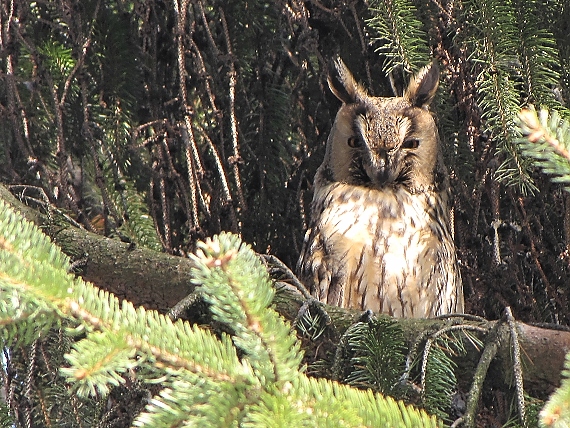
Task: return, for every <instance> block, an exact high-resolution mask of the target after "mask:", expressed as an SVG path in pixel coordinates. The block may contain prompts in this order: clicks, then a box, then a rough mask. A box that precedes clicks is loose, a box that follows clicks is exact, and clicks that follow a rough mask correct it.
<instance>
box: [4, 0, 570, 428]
mask: <svg viewBox="0 0 570 428" xmlns="http://www.w3.org/2000/svg"><path fill="white" fill-rule="evenodd" d="M0 3H1V4H0V6H1V8H0V24H1V25H0V36H1V37H0V53H1V55H2V56H1V57H2V61H0V127H1V128H2V130H3V132H2V133H0V180H1V181H2V182H3V183H9V184H13V185H16V186H18V187H17V188H18V189H19V192H20V194H21V195H23V196H24V197H28V195H29V193H27V192H26V191H25V189H26V186H33V188H34V190H37V189H40V190H43V192H45V195H46V198H45V199H43V200H39V199H38V200H36V201H34V203H36V204H39V205H40V206H41V208H43V209H45V210H46V211H47V212H50V210H52V209H53V208H52V207H51V206H50V205H53V206H55V207H57V209H60V210H63V211H64V212H66V213H67V214H69V216H70V217H71V218H73V219H74V220H75V221H77V222H78V223H80V224H82V225H83V226H84V227H85V228H86V229H88V230H91V231H94V232H97V233H101V234H104V235H106V236H110V237H118V238H120V239H122V240H124V241H129V242H132V243H133V244H136V245H141V246H147V247H149V248H153V249H161V250H162V251H165V252H168V253H172V254H180V255H185V254H188V253H191V252H193V251H194V250H195V248H196V242H197V241H198V240H199V239H202V238H204V237H206V236H213V235H215V234H219V233H220V232H222V231H232V232H235V233H238V234H240V235H241V236H242V237H243V239H244V241H245V242H248V243H250V244H252V246H253V247H254V248H255V250H256V251H258V252H261V253H266V252H271V253H272V254H275V255H276V256H278V257H279V258H280V259H281V260H284V261H285V262H286V264H287V265H289V266H294V264H295V262H296V259H297V257H298V253H299V249H300V246H301V242H302V239H303V231H304V228H305V227H306V223H307V213H308V207H309V204H310V201H311V197H312V195H311V191H312V187H311V183H312V177H313V175H314V171H315V170H316V168H317V167H318V165H319V164H320V162H321V160H322V157H323V154H324V147H325V140H326V138H327V135H328V131H329V129H330V127H331V123H332V120H333V118H334V114H335V113H336V111H337V109H338V104H337V100H336V99H334V97H333V96H331V95H330V94H329V92H328V91H327V89H326V74H327V64H328V59H329V58H331V57H333V56H334V55H337V54H339V53H340V54H341V56H342V57H343V58H344V59H345V61H346V62H347V63H348V64H349V66H350V68H351V69H352V70H353V71H354V72H355V75H356V76H357V78H358V79H359V80H362V81H365V82H366V84H365V86H367V87H369V88H370V89H371V92H373V93H375V94H380V95H386V94H389V93H390V90H389V88H388V86H389V85H388V78H387V77H385V76H386V71H389V70H391V69H392V68H394V67H396V66H399V65H401V66H402V68H403V69H404V70H405V71H406V72H411V71H413V70H417V69H418V68H419V67H421V66H422V65H424V64H425V63H426V62H428V61H430V59H431V58H432V57H433V58H435V59H436V60H437V61H438V63H439V65H440V69H441V82H440V90H439V94H438V98H437V100H436V103H435V104H434V107H435V108H434V110H435V113H436V115H437V116H438V123H439V125H440V137H441V139H442V141H443V142H444V146H443V147H444V156H445V157H446V164H447V165H448V168H449V170H450V173H451V174H450V175H451V179H452V186H453V194H454V197H453V201H454V221H455V236H456V245H457V247H458V252H459V254H460V257H461V267H462V276H463V279H464V284H465V293H466V309H467V312H468V313H473V314H478V315H482V316H485V317H487V318H489V319H496V318H499V317H500V316H501V313H502V312H503V310H504V307H505V306H510V307H512V309H513V313H514V315H515V317H516V318H517V319H519V320H523V321H535V322H553V323H560V324H569V323H570V311H569V310H568V308H570V303H569V302H570V300H569V296H570V286H569V283H568V281H567V278H568V276H569V275H570V262H569V261H570V257H569V252H568V248H570V247H569V244H568V241H569V238H568V236H567V233H566V232H565V231H567V230H568V227H567V223H568V218H570V217H568V212H567V211H568V202H567V196H566V194H565V192H563V191H562V189H563V187H562V186H567V180H566V179H565V177H566V176H567V175H568V174H567V166H566V164H565V162H566V161H565V160H564V159H563V158H564V156H562V157H561V156H559V154H557V153H559V152H560V150H559V149H565V150H567V149H566V147H567V145H565V144H566V143H565V141H567V137H566V136H565V135H562V134H561V133H560V131H562V130H564V129H566V128H565V127H566V125H565V121H564V120H562V119H559V118H557V117H556V116H555V115H556V113H554V111H557V112H558V114H559V116H560V118H567V117H568V110H567V109H568V100H569V99H570V91H569V88H570V27H569V25H570V24H569V23H570V7H569V4H568V2H567V1H566V0H551V1H548V2H541V1H535V0H529V1H524V0H507V1H499V0H460V1H436V2H425V1H423V0H390V1H371V2H370V3H367V2H346V1H342V0H322V1H311V2H299V1H293V0H283V1H279V2H270V1H266V0H252V1H247V2H227V1H222V0H196V1H192V2H188V1H181V0H175V1H173V2H148V1H142V0H127V1H121V2H111V1H107V0H81V1H79V0H57V1H49V2H29V1H24V0H12V1H10V0H0ZM369 6H370V7H369ZM529 103H532V104H535V105H536V106H537V110H540V109H542V108H543V107H544V106H546V107H547V108H548V109H549V111H550V112H551V113H549V114H548V118H546V116H543V115H545V113H539V117H538V119H537V120H538V122H539V123H540V124H541V125H540V127H541V128H542V129H543V130H544V138H543V139H541V140H540V141H539V142H532V143H529V142H528V140H527V139H525V138H523V139H521V138H522V136H523V132H524V133H525V134H527V135H529V136H530V135H534V136H536V135H537V134H533V132H534V131H532V130H531V129H530V128H529V129H528V130H527V131H523V130H522V129H521V128H520V126H519V125H517V122H516V120H517V119H516V117H517V114H518V112H519V111H520V109H521V108H524V107H527V106H528V104H529ZM543 119H544V121H543V122H541V120H543ZM557 124H559V126H557ZM521 126H522V127H523V128H524V126H527V125H521ZM559 128H560V129H559ZM533 138H534V137H533ZM553 139H555V140H556V141H558V142H559V143H560V146H557V147H558V148H556V147H555V146H553V145H552V144H551V142H552V141H554V140H553ZM535 165H537V166H539V168H534V166H535ZM539 170H542V171H546V172H548V173H549V174H551V175H552V177H555V178H556V180H559V181H560V184H556V185H553V184H552V183H551V181H550V179H549V177H545V176H544V175H542V174H540V173H539ZM20 186H22V187H20ZM14 189H16V187H15V188H14ZM22 189H23V190H22ZM14 262H15V261H14ZM42 269H47V268H46V267H43V268H42ZM41 272H43V273H42V275H44V274H45V275H48V276H49V275H51V274H49V272H48V273H46V272H44V271H43V270H42V271H41ZM30 280H33V278H30ZM132 293H137V290H136V287H133V290H132ZM22 299H24V300H22ZM25 299H26V297H23V296H21V297H20V300H19V301H21V302H23V304H26V305H28V304H29V305H32V306H30V307H29V309H30V308H33V310H32V313H33V314H36V315H37V316H36V315H34V316H35V321H34V322H29V321H28V318H27V317H28V316H29V314H27V313H24V312H22V314H21V318H18V320H17V321H15V324H11V325H10V327H6V328H4V327H3V334H5V338H7V339H8V341H7V343H9V344H10V347H9V349H7V350H6V355H7V357H6V358H7V362H8V363H9V364H8V365H7V366H6V368H5V367H4V366H2V368H3V369H4V368H5V369H4V370H3V371H4V372H6V371H7V370H12V372H11V373H12V374H13V376H11V377H9V379H11V381H12V384H11V385H12V386H11V388H12V390H16V391H19V392H22V394H23V395H21V396H24V393H28V394H30V396H31V395H33V393H34V391H30V385H31V383H30V382H31V381H30V379H34V378H35V375H37V374H38V373H39V371H40V368H39V366H38V365H37V364H36V363H37V361H36V360H37V359H34V358H32V356H33V355H40V356H44V355H48V354H49V353H48V352H47V351H48V350H49V349H51V348H50V347H57V346H59V344H60V342H57V341H56V342H53V341H52V342H49V340H48V339H47V338H46V337H47V336H46V334H48V332H51V331H53V329H54V328H55V329H59V330H61V329H64V327H61V326H60V325H61V318H60V316H61V314H60V313H59V312H58V311H60V309H57V308H53V307H52V306H49V305H47V304H46V303H45V302H44V303H42V302H40V301H36V300H30V299H28V300H25ZM10 302H11V301H10V300H7V301H4V300H2V301H0V311H4V310H5V309H6V305H8V304H10ZM33 305H36V306H33ZM54 311H55V312H54ZM316 324H318V322H316V323H315V325H316ZM15 325H17V328H16V327H15ZM36 328H39V329H40V330H41V331H42V332H43V333H42V335H41V336H40V337H41V338H42V339H41V340H37V337H38V336H37V330H36ZM308 328H309V329H311V328H312V327H310V326H308ZM319 333H320V332H319ZM82 334H83V333H82ZM16 335H18V336H16ZM19 335H22V337H23V338H28V339H29V340H28V341H27V342H26V341H24V342H25V343H30V345H29V346H36V354H34V353H33V352H30V349H28V348H25V347H20V348H18V347H15V345H16V344H18V343H23V342H19V341H16V339H18V340H19V339H20V336H19ZM78 337H81V336H78ZM92 343H95V342H92ZM34 344H35V345H34ZM240 352H243V351H241V348H240ZM58 361H59V360H57V359H56V360H54V363H55V364H56V365H57V364H58ZM122 361H124V360H122ZM50 367H51V366H50ZM43 368H45V367H43ZM51 368H52V369H53V367H51ZM54 370H55V369H53V370H51V372H52V373H53V372H54ZM125 370H127V372H126V373H129V374H130V373H132V370H130V369H128V368H126V369H125ZM137 370H138V369H137ZM260 370H261V368H260ZM47 371H48V372H49V371H50V370H49V369H48V370H47ZM55 372H57V370H55ZM101 376H103V377H105V376H106V377H109V376H110V375H109V373H105V372H102V374H101ZM111 378H112V376H111ZM4 379H5V380H6V379H8V377H5V378H4ZM53 379H57V380H58V381H59V380H61V377H53ZM115 381H116V382H120V381H118V380H117V379H115ZM52 383H53V382H52ZM16 385H17V386H16ZM121 385H123V386H124V384H121ZM93 388H95V384H93ZM120 388H121V387H118V388H115V389H114V390H117V389H120ZM87 389H89V388H87ZM61 390H65V387H63V388H62V389H61ZM61 390H57V391H56V390H55V388H54V389H53V390H50V387H49V386H48V385H47V383H45V384H44V383H41V384H39V386H38V391H39V392H41V393H42V394H43V396H45V397H49V396H50V393H51V392H54V394H52V395H53V396H54V397H61V394H60V392H61ZM95 390H97V389H96V388H95ZM487 396H488V397H491V396H492V395H491V394H489V395H487ZM54 400H57V401H61V400H60V399H59V398H54ZM494 400H495V398H490V401H491V403H487V405H488V407H487V409H488V410H489V409H491V408H492V409H498V408H501V407H504V406H501V405H500V403H496V402H494ZM274 404H275V403H274ZM28 405H29V407H30V408H32V407H33V408H34V409H35V408H40V407H41V406H40V405H39V403H38V402H37V401H33V400H32V399H31V398H29V397H27V396H26V399H22V400H19V402H16V401H14V400H13V401H12V402H11V406H12V407H14V408H16V410H17V411H15V410H14V409H12V411H13V412H15V413H18V412H19V416H18V418H20V419H17V420H16V423H19V422H20V420H23V419H22V416H21V415H23V414H25V413H26V412H27V411H31V410H30V408H27V407H26V406H28ZM106 405H107V403H103V404H102V407H105V406H106ZM268 405H269V404H268ZM275 405H276V404H275ZM135 407H136V406H135V405H132V406H131V408H135ZM68 409H76V410H70V411H69V412H68V411H67V410H66V413H65V415H67V416H68V417H69V418H70V420H71V419H73V420H85V421H87V422H86V425H89V422H90V421H91V420H92V418H91V417H90V416H89V414H92V412H90V411H87V410H85V412H84V413H81V412H83V410H80V411H79V410H77V409H83V407H82V406H78V405H75V404H74V405H71V406H69V407H68ZM135 413H137V412H135ZM70 415H72V416H70ZM498 418H499V419H500V417H498ZM24 419H25V418H24ZM63 419H64V416H61V417H60V418H59V419H58V421H62V420H63ZM506 419H507V418H503V419H502V420H503V421H506ZM27 420H31V419H27Z"/></svg>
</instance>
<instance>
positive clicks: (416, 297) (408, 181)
mask: <svg viewBox="0 0 570 428" xmlns="http://www.w3.org/2000/svg"><path fill="white" fill-rule="evenodd" d="M438 80H439V70H438V68H437V65H435V64H432V65H429V66H427V67H425V68H424V69H422V70H421V71H420V72H419V73H418V74H417V75H416V76H415V77H413V78H412V80H411V82H410V84H409V85H408V87H407V88H406V89H405V90H403V91H400V93H399V96H396V97H388V98H383V97H371V96H369V95H368V94H367V93H366V91H365V90H364V89H363V88H362V87H360V86H359V85H358V84H357V83H356V81H355V80H354V78H353V76H352V74H351V73H350V71H349V70H348V69H347V68H346V66H345V65H344V63H343V62H342V61H341V60H340V59H338V60H337V61H336V62H335V66H334V72H333V73H332V74H331V76H330V77H329V86H330V88H331V90H332V92H333V93H334V94H335V95H336V97H337V98H339V99H340V100H341V101H342V102H343V105H342V107H341V108H340V110H339V111H338V114H337V116H336V120H335V122H334V125H333V128H332V130H331V133H330V135H329V138H328V141H327V148H326V154H325V159H324V161H323V163H322V164H321V166H320V167H319V169H318V170H317V173H316V175H315V186H314V197H313V202H312V205H311V221H310V225H309V230H308V231H307V234H306V235H305V242H304V244H303V249H302V252H301V257H300V259H299V263H298V273H299V276H300V278H301V280H302V281H303V282H304V283H305V284H306V285H307V286H308V287H309V289H310V291H311V293H312V294H313V295H314V296H315V297H316V298H317V299H319V300H320V301H322V302H325V303H328V304H331V305H337V306H341V307H345V308H356V309H370V310H373V311H376V312H382V313H386V314H389V315H392V316H395V317H414V318H427V317H433V316H437V315H442V314H448V313H453V312H458V313H461V312H463V291H462V287H461V278H460V274H459V269H458V266H457V261H456V255H455V247H454V244H453V238H452V233H451V228H450V227H451V225H450V214H449V213H450V189H449V179H448V175H447V171H446V169H445V166H444V165H443V161H442V155H441V149H440V143H439V138H438V133H437V127H436V124H435V121H434V119H433V117H432V115H431V114H430V112H429V111H428V106H429V103H430V102H431V101H432V99H433V97H434V95H435V92H436V90H437V86H438Z"/></svg>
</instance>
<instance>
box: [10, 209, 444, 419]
mask: <svg viewBox="0 0 570 428" xmlns="http://www.w3.org/2000/svg"><path fill="white" fill-rule="evenodd" d="M0 232H1V236H2V240H1V247H0V267H1V274H0V301H2V302H3V303H2V311H0V314H1V316H2V319H1V320H0V322H1V323H2V324H3V325H7V326H8V329H7V330H2V341H3V342H2V343H3V346H6V345H14V344H16V343H17V344H18V345H24V344H27V343H28V344H29V343H32V342H34V341H35V340H36V339H37V338H39V337H41V336H43V335H45V334H47V329H48V328H49V327H53V326H56V325H58V324H59V323H61V322H62V321H63V320H67V321H68V322H70V323H71V324H72V325H74V327H73V328H71V327H69V328H68V331H69V332H70V333H72V334H76V335H78V334H81V336H82V337H78V338H77V340H76V341H75V343H74V344H73V345H72V349H71V351H70V352H68V353H67V354H66V356H65V358H66V360H67V365H66V366H65V367H62V368H61V370H60V371H61V374H62V375H63V376H65V377H66V378H67V380H68V382H69V384H70V385H71V388H70V392H71V393H76V394H78V395H79V397H83V398H85V397H93V398H94V397H105V396H107V395H108V394H109V392H110V388H111V387H113V386H119V385H121V384H122V383H124V382H125V381H126V378H127V377H128V376H133V377H136V378H138V379H140V380H142V381H145V382H149V383H155V382H160V383H161V386H162V389H161V390H160V392H159V393H158V395H156V396H155V397H154V398H152V399H151V400H150V401H149V403H148V404H147V406H146V408H145V410H144V412H143V413H141V414H140V415H139V416H138V417H137V418H136V420H135V421H134V426H152V427H163V426H164V427H167V426H173V425H179V426H251V427H254V426H259V427H267V426H274V427H285V426H290V425H291V424H292V423H297V424H302V425H307V426H319V427H320V426H323V427H326V426H331V427H332V426H335V427H337V426H394V427H398V426H438V425H439V424H438V422H437V421H436V419H435V418H433V417H430V416H428V415H427V414H425V413H424V412H422V411H417V410H415V409H413V408H412V407H409V406H405V405H403V404H402V403H398V402H396V401H394V400H393V399H391V398H389V397H388V398H386V397H382V396H381V395H378V394H373V393H372V392H370V391H359V390H356V389H352V388H350V387H348V386H345V385H341V384H338V383H335V382H330V381H326V380H317V379H310V378H308V377H306V375H304V374H303V373H302V372H301V371H300V370H299V366H300V362H301V358H302V352H301V350H300V348H299V343H298V341H297V339H296V337H295V335H294V333H293V332H292V331H291V329H290V327H289V325H288V324H287V323H286V322H285V321H284V320H283V319H282V318H281V317H280V316H279V315H278V314H277V313H276V312H275V311H274V310H272V309H270V308H269V305H270V303H271V301H272V298H273V293H274V289H273V287H272V284H271V282H270V280H269V277H268V274H267V272H266V271H265V268H264V266H263V264H262V263H261V262H260V260H259V259H258V258H257V256H256V254H255V253H254V252H253V251H252V249H251V248H250V247H249V246H247V245H245V244H242V243H241V241H240V239H239V238H238V237H237V236H235V235H231V234H222V235H220V236H218V237H214V238H213V239H209V240H207V241H206V242H203V243H200V245H199V249H198V252H197V254H196V255H195V256H193V260H194V261H195V263H196V266H197V267H196V270H195V276H194V279H193V280H194V281H195V282H196V284H198V285H199V287H200V289H201V293H202V294H203V295H204V296H205V298H206V300H207V301H208V302H209V303H210V305H211V312H212V315H213V316H214V318H215V319H216V320H217V321H219V322H220V323H223V324H224V325H226V326H227V328H229V329H230V330H231V335H230V334H226V333H222V334H221V336H220V337H216V336H215V335H214V333H212V332H211V331H209V330H205V329H202V328H199V327H197V326H190V325H189V324H188V323H185V322H182V321H178V322H172V321H171V320H170V319H169V318H168V317H166V316H163V315H160V314H158V313H157V312H154V311H146V310H145V309H144V308H138V309H136V308H134V307H133V305H132V304H130V303H129V302H127V301H123V302H120V301H119V300H118V299H117V298H116V297H114V296H113V295H111V294H109V293H107V292H105V291H102V290H98V289H97V288H96V287H93V286H92V285H90V284H88V283H85V282H84V281H83V280H81V279H78V278H74V277H73V276H72V275H70V274H69V273H68V272H67V269H68V268H69V260H68V259H67V257H66V256H64V255H63V254H62V253H61V251H60V250H59V249H58V248H57V247H56V246H55V245H53V244H52V243H51V242H50V241H49V239H48V238H47V237H46V236H45V235H43V234H42V233H41V232H40V231H39V230H38V229H37V227H35V226H33V225H32V224H31V223H29V222H27V221H25V220H23V219H22V218H21V217H19V216H18V215H17V214H16V213H15V212H14V211H13V210H12V209H11V208H10V207H9V206H7V205H6V203H5V202H3V201H0ZM36 322H39V325H38V324H36ZM238 354H239V355H238ZM129 373H130V374H129Z"/></svg>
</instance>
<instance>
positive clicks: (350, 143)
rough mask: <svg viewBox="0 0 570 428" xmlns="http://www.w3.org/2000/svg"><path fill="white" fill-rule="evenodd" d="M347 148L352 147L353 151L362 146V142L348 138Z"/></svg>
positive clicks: (354, 138) (355, 138) (356, 138)
mask: <svg viewBox="0 0 570 428" xmlns="http://www.w3.org/2000/svg"><path fill="white" fill-rule="evenodd" d="M347 144H348V147H352V148H353V149H355V148H357V147H361V146H362V140H361V139H360V138H358V137H350V138H349V139H348V141H347Z"/></svg>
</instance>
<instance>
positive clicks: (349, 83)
mask: <svg viewBox="0 0 570 428" xmlns="http://www.w3.org/2000/svg"><path fill="white" fill-rule="evenodd" d="M327 80H328V83H329V88H330V89H331V91H332V93H333V94H334V95H335V97H337V98H338V99H339V100H341V101H342V102H343V103H345V104H351V103H354V102H356V101H357V97H358V93H359V92H361V91H362V89H360V87H359V86H358V83H356V80H354V76H353V75H352V73H351V72H350V70H349V69H348V67H347V66H346V65H345V64H344V62H343V61H342V59H340V57H336V58H334V59H333V60H332V61H331V64H330V68H329V76H328V79H327Z"/></svg>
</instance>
